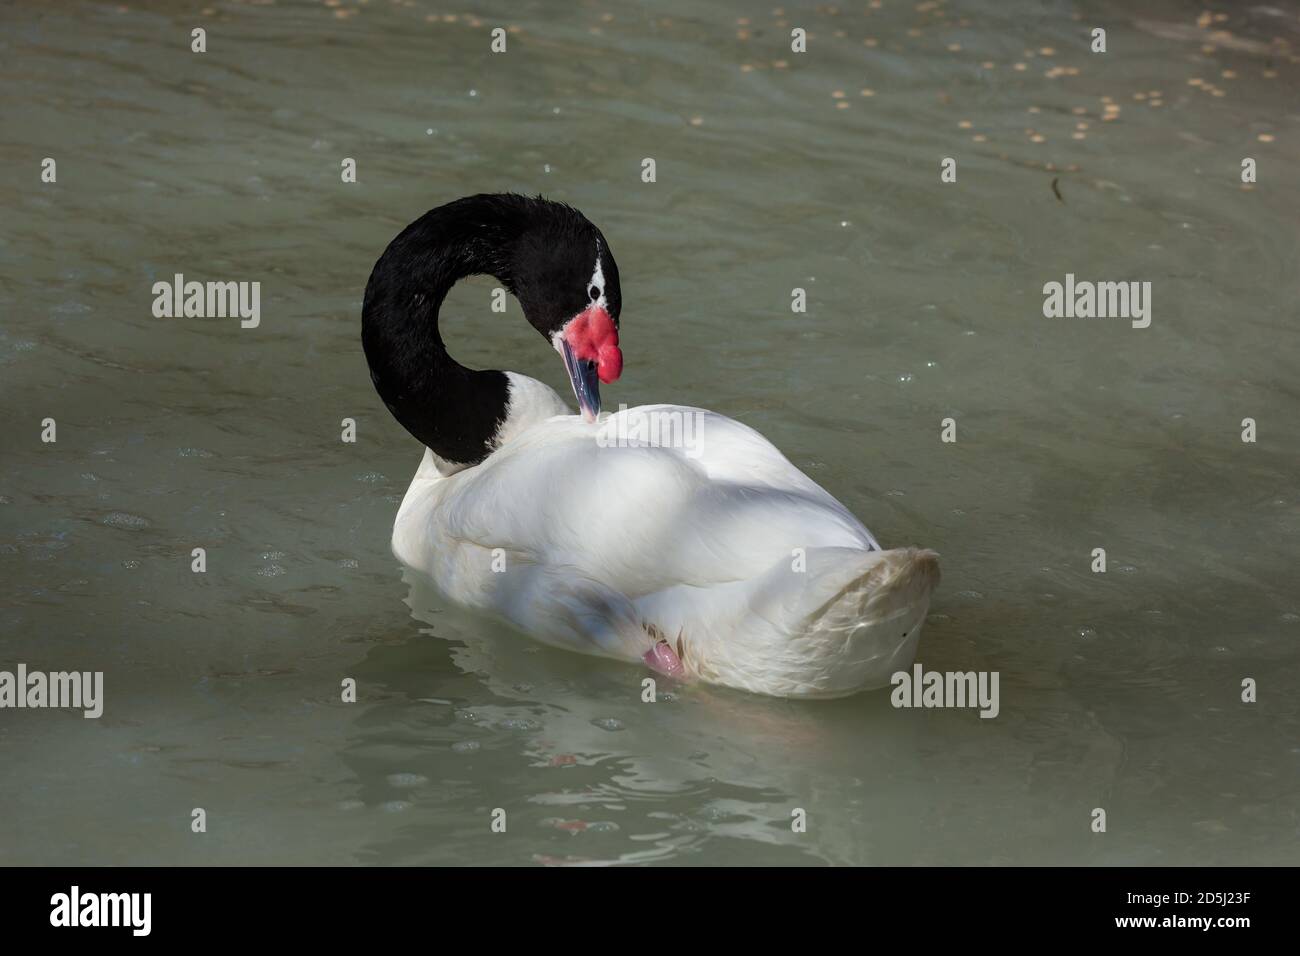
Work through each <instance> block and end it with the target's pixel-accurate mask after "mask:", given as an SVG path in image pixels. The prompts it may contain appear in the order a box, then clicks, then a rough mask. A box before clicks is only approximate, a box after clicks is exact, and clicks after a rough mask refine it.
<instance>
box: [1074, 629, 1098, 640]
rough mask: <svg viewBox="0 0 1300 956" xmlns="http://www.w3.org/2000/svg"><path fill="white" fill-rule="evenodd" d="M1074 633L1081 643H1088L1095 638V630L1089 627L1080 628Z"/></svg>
mask: <svg viewBox="0 0 1300 956" xmlns="http://www.w3.org/2000/svg"><path fill="white" fill-rule="evenodd" d="M1075 633H1076V634H1078V635H1079V639H1080V640H1082V641H1090V640H1092V639H1093V638H1094V637H1096V636H1097V631H1096V629H1095V628H1091V627H1081V628H1079V629H1078V630H1077V631H1076V632H1075Z"/></svg>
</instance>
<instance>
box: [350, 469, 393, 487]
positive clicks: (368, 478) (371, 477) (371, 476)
mask: <svg viewBox="0 0 1300 956" xmlns="http://www.w3.org/2000/svg"><path fill="white" fill-rule="evenodd" d="M387 480H388V479H387V478H385V477H384V476H383V475H381V474H380V473H379V472H377V471H368V472H366V473H365V474H364V475H357V481H364V482H366V483H367V484H370V485H375V484H378V483H379V482H381V481H387Z"/></svg>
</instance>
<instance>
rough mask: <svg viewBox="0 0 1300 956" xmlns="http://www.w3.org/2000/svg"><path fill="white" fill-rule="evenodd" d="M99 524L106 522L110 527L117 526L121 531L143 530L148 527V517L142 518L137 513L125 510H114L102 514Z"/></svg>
mask: <svg viewBox="0 0 1300 956" xmlns="http://www.w3.org/2000/svg"><path fill="white" fill-rule="evenodd" d="M100 523H101V524H106V525H108V526H109V527H110V528H119V529H121V530H122V531H143V530H144V529H145V528H148V527H149V519H148V518H142V517H140V516H139V515H133V514H129V513H127V512H125V511H114V512H111V513H110V514H106V515H104V517H103V518H101V519H100Z"/></svg>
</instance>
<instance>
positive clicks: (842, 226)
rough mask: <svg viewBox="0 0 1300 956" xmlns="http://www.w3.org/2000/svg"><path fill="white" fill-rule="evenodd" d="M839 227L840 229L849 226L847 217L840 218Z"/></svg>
mask: <svg viewBox="0 0 1300 956" xmlns="http://www.w3.org/2000/svg"><path fill="white" fill-rule="evenodd" d="M840 228H841V229H847V228H849V221H848V220H847V219H841V220H840Z"/></svg>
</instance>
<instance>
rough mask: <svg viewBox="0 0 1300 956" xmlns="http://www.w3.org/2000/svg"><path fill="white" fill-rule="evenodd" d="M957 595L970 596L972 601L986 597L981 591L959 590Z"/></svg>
mask: <svg viewBox="0 0 1300 956" xmlns="http://www.w3.org/2000/svg"><path fill="white" fill-rule="evenodd" d="M957 596H958V597H964V598H970V599H971V600H972V601H981V600H983V599H984V595H983V594H981V593H980V592H979V591H958V592H957Z"/></svg>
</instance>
